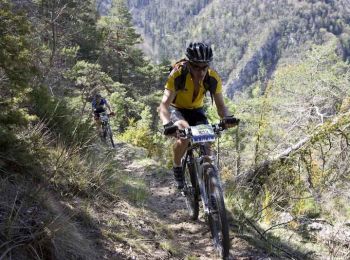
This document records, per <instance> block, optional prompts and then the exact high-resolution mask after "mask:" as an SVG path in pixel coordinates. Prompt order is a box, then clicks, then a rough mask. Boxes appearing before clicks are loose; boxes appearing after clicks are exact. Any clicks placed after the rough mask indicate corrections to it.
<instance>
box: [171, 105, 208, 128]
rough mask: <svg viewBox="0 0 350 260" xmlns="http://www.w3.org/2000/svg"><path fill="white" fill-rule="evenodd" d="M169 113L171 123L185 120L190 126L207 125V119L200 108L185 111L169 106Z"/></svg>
mask: <svg viewBox="0 0 350 260" xmlns="http://www.w3.org/2000/svg"><path fill="white" fill-rule="evenodd" d="M169 112H170V120H171V121H173V122H176V121H179V120H185V121H187V123H188V124H189V125H190V126H195V125H201V124H208V119H207V117H206V115H205V112H204V109H203V108H202V107H201V108H195V109H185V108H176V107H173V106H170V108H169Z"/></svg>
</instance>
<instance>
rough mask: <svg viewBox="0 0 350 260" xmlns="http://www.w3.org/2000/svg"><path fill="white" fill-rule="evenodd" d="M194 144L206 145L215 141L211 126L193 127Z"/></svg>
mask: <svg viewBox="0 0 350 260" xmlns="http://www.w3.org/2000/svg"><path fill="white" fill-rule="evenodd" d="M191 133H192V142H193V143H206V142H214V141H215V133H214V131H213V128H212V127H211V125H197V126H191Z"/></svg>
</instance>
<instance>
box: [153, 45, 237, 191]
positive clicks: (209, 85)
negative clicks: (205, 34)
mask: <svg viewBox="0 0 350 260" xmlns="http://www.w3.org/2000/svg"><path fill="white" fill-rule="evenodd" d="M186 57H187V58H186V59H183V60H181V61H179V62H178V63H176V64H175V66H174V67H173V70H172V72H171V73H170V75H169V77H168V80H167V82H166V85H165V90H164V95H163V98H162V101H161V103H160V106H159V116H160V119H161V120H162V122H163V126H164V134H165V135H171V134H173V133H174V129H175V131H176V129H177V128H179V129H184V128H187V127H189V126H195V125H199V124H208V120H207V117H206V114H205V111H204V109H203V105H204V102H203V100H204V97H205V93H206V92H207V91H208V92H209V93H210V95H211V98H212V101H214V102H215V106H216V108H217V112H218V115H219V116H220V118H222V119H223V118H225V119H229V118H232V114H231V113H230V112H229V111H228V109H227V107H226V105H225V103H224V97H223V94H222V83H221V78H220V77H219V75H218V74H217V72H216V71H215V70H213V69H212V68H210V67H209V65H210V62H211V61H212V59H213V52H212V49H211V47H210V46H208V45H207V44H205V43H201V42H196V43H190V44H189V46H188V47H187V49H186ZM234 125H235V124H227V125H226V127H232V126H234ZM188 142H189V140H184V139H177V140H176V141H175V145H174V147H173V164H174V167H173V171H174V177H175V181H176V183H177V188H178V189H182V188H183V186H184V176H183V172H182V167H181V158H182V157H183V155H184V154H185V152H186V149H187V147H188Z"/></svg>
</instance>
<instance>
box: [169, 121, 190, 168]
mask: <svg viewBox="0 0 350 260" xmlns="http://www.w3.org/2000/svg"><path fill="white" fill-rule="evenodd" d="M174 124H175V125H177V126H178V127H179V129H185V128H187V127H189V124H188V123H187V122H186V121H185V120H179V121H176V122H175V123H174ZM188 144H189V140H188V139H176V141H175V143H174V146H173V162H174V166H175V167H177V166H181V158H182V157H183V156H184V154H185V152H186V150H187V147H188Z"/></svg>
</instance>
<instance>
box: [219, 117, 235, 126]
mask: <svg viewBox="0 0 350 260" xmlns="http://www.w3.org/2000/svg"><path fill="white" fill-rule="evenodd" d="M223 122H224V123H225V124H232V125H238V123H239V119H238V118H235V117H228V118H224V119H223Z"/></svg>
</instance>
